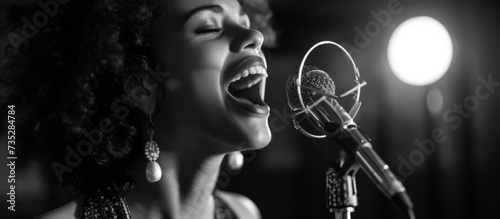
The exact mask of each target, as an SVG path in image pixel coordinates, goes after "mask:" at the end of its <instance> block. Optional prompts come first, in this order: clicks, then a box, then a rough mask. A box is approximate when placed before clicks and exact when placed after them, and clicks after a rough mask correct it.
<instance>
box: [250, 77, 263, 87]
mask: <svg viewBox="0 0 500 219" xmlns="http://www.w3.org/2000/svg"><path fill="white" fill-rule="evenodd" d="M260 81H262V79H259V80H256V81H254V82H252V83H250V84H248V85H247V88H250V87H252V86H254V85H256V84H257V83H259V82H260Z"/></svg>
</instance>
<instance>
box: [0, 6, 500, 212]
mask: <svg viewBox="0 0 500 219" xmlns="http://www.w3.org/2000/svg"><path fill="white" fill-rule="evenodd" d="M2 2H3V3H2V4H5V5H6V2H8V1H2ZM270 6H271V8H272V10H273V13H274V20H275V24H276V25H275V26H276V28H277V30H278V33H279V35H278V45H277V46H276V47H275V48H272V49H268V50H267V51H266V56H267V60H268V65H269V69H268V72H269V75H270V77H269V78H268V80H267V93H266V99H267V103H268V104H269V105H270V106H271V109H272V112H271V116H270V119H269V122H270V126H271V129H272V132H273V140H272V142H271V144H270V145H269V146H268V147H266V148H265V149H262V150H259V151H256V152H248V153H246V154H245V158H246V159H245V160H246V162H245V166H244V168H243V170H242V171H237V172H233V171H228V170H227V169H224V168H223V169H222V171H221V173H222V174H223V175H221V179H220V181H219V187H220V188H222V189H225V190H229V191H234V192H238V193H242V194H244V195H246V196H248V197H250V198H251V199H252V200H253V201H254V202H255V203H256V204H257V205H258V206H259V208H260V210H261V213H262V216H263V218H265V219H267V218H290V219H293V218H333V215H331V214H329V213H328V212H327V210H326V208H325V199H326V196H325V172H326V169H327V168H328V162H327V160H328V157H327V155H326V154H327V151H328V147H327V146H326V145H324V144H321V143H318V142H317V141H313V140H312V139H309V138H307V137H305V136H303V135H302V134H301V133H299V132H298V131H296V130H295V129H294V127H293V124H292V119H291V115H290V111H289V109H288V106H287V104H286V101H287V100H286V93H285V84H286V80H287V78H288V76H289V75H290V74H291V73H294V72H296V71H297V70H298V68H299V64H300V62H301V60H302V58H303V56H304V54H305V53H306V51H307V50H308V49H309V48H310V47H311V46H313V45H314V44H315V43H317V42H319V41H323V40H329V41H334V42H337V43H339V44H342V45H343V46H344V47H345V48H346V49H347V50H348V51H349V53H350V54H351V55H352V57H353V59H354V61H355V63H356V65H357V66H358V68H359V71H360V73H361V77H362V78H363V79H364V80H365V81H366V82H367V85H366V86H365V87H363V89H362V93H361V101H362V102H363V105H362V106H361V109H360V111H359V113H358V116H357V117H356V122H357V123H358V124H359V125H360V126H361V127H362V128H363V131H364V132H365V133H366V134H367V135H368V136H369V137H370V138H371V139H372V144H373V146H374V149H375V151H377V153H378V154H379V155H380V156H381V157H382V159H384V160H385V161H386V163H387V164H388V165H389V166H390V167H391V169H392V170H393V172H394V174H396V175H397V176H398V177H399V178H400V179H401V181H403V183H404V184H405V186H406V189H407V191H408V193H409V195H410V197H411V198H412V200H413V202H414V205H415V213H416V216H417V218H425V219H433V218H436V219H438V218H439V219H441V218H454V219H461V218H498V217H499V216H498V215H500V214H499V213H498V210H497V208H498V207H497V203H498V201H497V200H498V198H499V197H500V189H499V188H498V186H499V185H500V177H499V176H500V174H498V172H500V171H499V170H498V169H497V168H498V167H499V166H500V159H498V158H500V147H498V146H500V144H499V143H498V142H499V141H500V133H499V132H498V131H497V130H500V129H499V128H500V127H499V125H498V122H499V121H500V116H499V115H498V113H497V112H499V111H500V104H499V100H500V91H499V90H500V89H499V88H500V84H499V83H500V67H498V64H497V63H498V59H499V58H500V52H499V48H500V45H499V41H498V39H497V38H498V34H499V33H500V31H499V29H498V23H497V22H498V21H499V20H500V19H499V18H500V15H499V14H500V13H499V12H500V11H499V10H498V9H497V8H496V7H495V6H494V3H492V2H488V1H466V0H454V1H452V0H413V1H411V0H399V1H397V0H354V1H346V0H307V1H306V0H270ZM0 14H1V13H0ZM420 16H427V17H430V18H433V19H435V20H434V21H437V22H438V23H437V22H434V23H432V22H431V23H425V22H424V24H423V25H422V23H418V22H417V25H416V26H411V25H409V23H406V24H408V25H406V26H404V27H407V28H406V29H410V30H411V31H414V32H411V31H410V32H409V33H410V34H405V32H402V31H404V30H406V29H404V28H403V26H401V28H398V27H400V25H401V24H402V23H403V22H405V21H407V20H408V19H411V18H414V17H420ZM414 21H415V20H414ZM436 23H437V24H438V25H437V27H438V28H437V30H436V28H434V27H436ZM418 24H420V25H418ZM439 25H442V26H439ZM439 27H444V29H443V28H441V29H440V28H439ZM396 30H400V31H399V32H400V33H401V34H400V36H417V35H419V34H417V33H423V36H424V38H425V37H427V38H425V40H427V42H429V43H424V44H422V45H420V44H417V45H420V46H417V47H416V48H415V47H405V45H404V42H406V43H407V44H408V43H409V44H412V42H414V41H412V40H414V39H406V38H402V39H397V38H396V36H395V35H394V36H393V33H394V32H395V31H396ZM443 30H445V31H444V32H443ZM434 33H437V34H439V33H446V34H447V35H446V34H445V35H434ZM398 36H399V35H398ZM440 40H444V41H440ZM446 40H448V41H446ZM450 40H451V41H450ZM393 41H394V42H393ZM396 42H403V44H402V45H401V44H399V45H400V46H399V47H397V48H405V49H404V50H402V51H397V50H395V51H393V52H394V53H393V56H392V57H395V59H394V58H391V59H390V55H388V51H389V45H390V44H391V43H396ZM447 45H449V46H447ZM406 46H408V45H406ZM424 46H425V47H424ZM419 48H420V50H419ZM422 48H424V49H423V50H422ZM412 49H415V51H414V50H412ZM331 50H333V49H330V48H322V49H318V50H317V52H315V54H316V55H315V57H316V58H313V60H315V61H316V63H314V64H315V65H318V66H321V68H322V69H323V70H325V71H327V72H330V71H334V70H335V71H336V73H338V76H337V77H336V78H334V80H335V82H336V83H337V84H339V85H341V82H342V83H343V82H344V81H349V80H351V81H352V78H353V76H352V72H349V70H348V68H344V67H342V68H339V67H338V66H335V63H336V62H335V60H334V57H335V56H333V55H332V54H331ZM422 51H423V53H421V52H422ZM419 52H420V53H419ZM436 54H437V56H436ZM426 57H427V58H428V57H431V58H432V59H431V60H430V62H432V64H430V63H426V62H418V60H420V59H421V58H426ZM440 57H442V58H443V60H441V59H440ZM446 57H449V59H446ZM398 58H406V59H398ZM401 60H403V62H404V61H406V62H404V63H403V64H407V67H408V66H409V67H410V68H404V67H403V68H396V67H395V66H397V65H399V66H400V65H401V62H402V61H401ZM411 60H415V62H416V63H415V62H414V63H412V62H411ZM408 63H409V64H408ZM435 65H437V66H441V67H440V68H439V67H437V70H436V68H433V66H435ZM443 66H444V67H443ZM339 69H340V70H339ZM342 69H345V71H346V73H343V72H339V71H341V70H342ZM428 72H432V74H431V75H430V78H427V77H426V75H427V74H426V73H428ZM415 84H417V85H415ZM344 107H345V108H349V107H346V106H344ZM2 130H3V127H2ZM2 142H6V140H5V139H3V140H2ZM330 147H336V146H330ZM1 151H2V153H0V155H1V156H2V157H4V156H6V155H5V153H6V152H5V151H4V150H3V149H2V150H1ZM24 168H25V169H24V170H23V172H24V173H25V174H26V175H27V176H28V177H27V179H28V180H29V179H30V177H29V176H33V178H32V179H34V180H35V179H36V178H37V177H43V176H37V175H36V174H37V171H36V170H34V169H30V168H29V166H27V167H24ZM5 170H6V169H5V168H2V170H1V171H2V173H1V175H2V176H3V175H6V173H5V172H4V171H5ZM356 176H357V188H358V200H359V206H358V207H357V208H356V209H355V212H354V213H353V214H352V218H359V219H362V218H384V219H388V218H404V217H405V215H404V213H403V212H401V211H400V210H399V209H398V208H397V206H395V205H394V204H392V203H391V202H390V201H389V200H387V199H386V198H385V196H383V194H382V193H381V192H380V191H378V189H377V188H376V187H375V186H374V185H373V184H372V183H371V182H370V181H369V179H368V178H367V177H366V175H365V174H364V173H363V172H362V171H359V172H358V174H357V175H356ZM2 180H3V179H2ZM21 186H22V185H21ZM4 190H5V188H4V187H2V188H1V191H2V193H3V194H5V193H6V192H7V191H4ZM21 190H22V191H23V192H25V193H31V192H32V193H33V194H37V195H40V196H41V195H50V191H46V192H45V194H40V193H39V192H37V187H36V185H29V186H25V187H23V188H19V190H18V191H21ZM20 196H22V197H28V196H29V195H27V194H24V195H20ZM37 198H40V197H39V196H33V197H31V199H29V198H26V199H25V200H19V202H18V203H19V204H20V205H19V209H22V210H24V211H29V210H30V209H31V210H32V211H39V209H41V208H42V207H40V206H38V205H30V204H29V203H36V200H37ZM29 200H31V201H29ZM3 202H5V201H2V203H3ZM4 204H5V203H4ZM37 207H38V208H37ZM4 210H5V208H4V207H3V204H2V212H4Z"/></svg>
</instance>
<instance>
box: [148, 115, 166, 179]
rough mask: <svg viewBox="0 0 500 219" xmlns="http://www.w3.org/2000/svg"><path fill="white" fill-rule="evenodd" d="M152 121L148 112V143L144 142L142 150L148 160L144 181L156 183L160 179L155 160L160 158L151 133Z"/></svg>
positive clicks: (159, 170)
mask: <svg viewBox="0 0 500 219" xmlns="http://www.w3.org/2000/svg"><path fill="white" fill-rule="evenodd" d="M153 126H154V123H153V119H152V118H151V111H149V129H148V134H149V141H148V142H146V147H145V148H144V154H145V155H146V158H147V159H148V160H149V163H148V165H147V166H146V179H148V181H149V182H152V183H153V182H158V181H159V180H160V179H161V174H162V171H161V167H160V165H159V164H158V162H156V159H158V157H159V156H160V148H159V147H158V144H157V143H156V141H154V140H153V135H154V134H155V131H153Z"/></svg>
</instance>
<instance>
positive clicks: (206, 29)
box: [195, 26, 222, 34]
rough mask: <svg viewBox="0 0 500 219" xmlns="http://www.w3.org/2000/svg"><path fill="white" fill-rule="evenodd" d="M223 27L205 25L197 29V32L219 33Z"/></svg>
mask: <svg viewBox="0 0 500 219" xmlns="http://www.w3.org/2000/svg"><path fill="white" fill-rule="evenodd" d="M220 31H222V28H220V27H217V26H209V27H203V28H200V29H198V30H196V31H195V33H196V34H209V33H219V32H220Z"/></svg>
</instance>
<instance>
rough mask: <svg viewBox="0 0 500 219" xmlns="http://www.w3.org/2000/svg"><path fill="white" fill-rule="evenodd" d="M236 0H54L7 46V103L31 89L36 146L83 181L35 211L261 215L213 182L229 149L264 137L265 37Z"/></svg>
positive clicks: (63, 177)
mask: <svg viewBox="0 0 500 219" xmlns="http://www.w3.org/2000/svg"><path fill="white" fill-rule="evenodd" d="M54 2H55V1H54ZM58 2H59V3H61V2H63V1H58ZM242 5H243V6H248V5H247V4H241V5H240V3H239V2H238V1H236V0H163V1H126V0H121V1H118V0H117V1H112V0H108V1H97V0H96V1H85V2H84V1H80V2H76V1H75V2H69V3H66V4H65V5H63V4H62V3H61V4H60V5H59V6H58V7H60V14H58V15H56V17H54V18H53V19H52V20H50V21H48V24H47V27H43V28H45V29H43V28H42V27H40V32H39V33H38V34H39V35H37V36H36V37H35V38H33V39H30V40H28V41H29V42H23V43H24V44H22V45H20V44H18V43H16V45H13V47H14V48H16V49H20V50H19V53H16V54H12V55H11V56H12V57H13V58H12V60H13V61H12V62H11V64H10V65H9V69H10V75H6V76H5V77H4V78H3V79H4V80H9V82H11V85H12V84H15V86H14V88H16V89H17V93H16V95H13V96H12V97H11V100H12V101H11V102H14V103H15V102H17V103H21V102H23V100H26V99H28V100H30V102H29V104H28V105H29V106H30V107H34V108H36V112H33V114H32V115H33V117H34V118H36V119H35V120H29V121H28V122H27V124H29V123H30V122H32V124H34V127H35V128H34V130H35V132H36V134H37V136H39V139H36V140H35V141H36V142H42V143H41V144H40V145H41V147H39V148H38V151H42V152H49V153H46V154H45V155H44V156H43V158H45V159H47V160H49V161H50V162H49V164H50V166H51V167H52V169H53V170H54V171H53V173H54V175H56V176H57V177H58V179H59V180H60V181H61V183H62V184H65V185H70V186H74V187H75V188H78V191H79V195H78V196H77V198H76V199H75V200H73V201H71V202H69V203H67V204H65V205H63V206H61V207H59V208H57V209H54V210H52V211H50V212H47V213H46V214H43V215H41V216H40V217H39V218H129V217H131V218H197V219H203V218H232V217H234V218H259V217H260V214H259V211H258V209H257V207H256V206H255V204H254V203H253V202H251V201H250V200H249V199H248V198H246V197H243V196H241V195H237V194H233V193H228V192H222V191H218V190H216V189H215V187H216V180H217V177H218V171H219V167H220V165H221V163H222V161H223V157H224V156H225V155H226V154H232V153H235V152H238V151H243V150H253V149H259V148H262V147H265V146H266V145H267V144H268V143H269V141H270V139H271V133H270V130H269V127H268V123H267V118H268V116H269V107H268V106H267V105H266V104H265V102H264V90H265V78H266V77H267V72H266V67H267V66H266V62H265V58H264V56H263V54H262V52H261V47H262V44H263V41H264V38H263V35H262V34H261V32H259V31H257V30H255V29H252V28H251V27H250V18H249V16H248V15H247V14H246V13H245V9H246V8H244V7H242ZM52 10H53V11H54V10H55V6H52ZM253 12H259V11H258V10H256V11H253ZM261 18H264V21H265V20H267V19H268V16H263V17H262V16H261ZM261 20H262V19H261ZM50 28H52V29H50ZM49 30H50V31H49ZM16 42H19V41H16ZM17 65H19V66H21V65H24V67H22V68H21V70H20V69H19V68H16V67H17ZM15 73H18V74H15ZM5 78H8V79H5ZM26 97H28V98H26ZM30 97H31V98H30ZM54 140H56V141H54ZM35 141H34V142H35ZM54 142H56V143H54ZM49 145H50V146H49ZM240 156H241V155H240ZM78 157H80V158H82V159H81V160H80V159H78ZM51 159H53V160H51ZM132 188H133V189H132Z"/></svg>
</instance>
